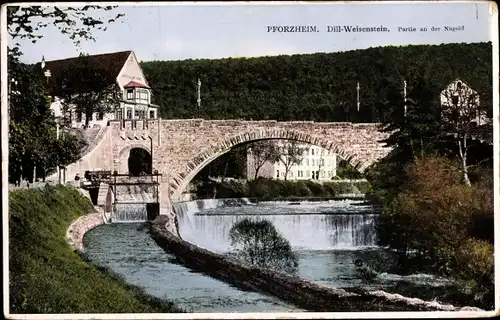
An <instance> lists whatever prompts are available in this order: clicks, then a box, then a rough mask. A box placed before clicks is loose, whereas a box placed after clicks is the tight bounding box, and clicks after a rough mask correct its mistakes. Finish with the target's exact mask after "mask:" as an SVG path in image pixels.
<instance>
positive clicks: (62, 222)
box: [9, 185, 180, 313]
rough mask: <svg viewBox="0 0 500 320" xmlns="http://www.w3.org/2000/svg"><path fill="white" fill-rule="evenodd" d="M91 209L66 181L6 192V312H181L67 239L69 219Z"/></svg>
mask: <svg viewBox="0 0 500 320" xmlns="http://www.w3.org/2000/svg"><path fill="white" fill-rule="evenodd" d="M92 209H93V206H92V203H91V202H90V201H89V200H88V199H87V198H86V197H84V196H83V195H82V194H81V193H80V192H79V191H78V190H77V189H75V188H72V187H68V186H49V185H47V186H46V187H45V188H41V189H20V190H13V191H11V192H10V194H9V278H10V281H9V289H10V292H9V293H10V312H11V313H115V312H121V313H137V312H147V313H149V312H180V310H179V309H176V308H175V307H174V306H173V305H172V304H171V303H170V302H167V301H163V300H160V299H156V298H154V297H152V296H149V295H147V294H145V293H144V292H143V291H142V289H139V288H137V287H134V286H131V285H128V284H126V283H125V282H124V281H123V280H122V279H120V277H118V276H116V275H115V274H113V273H112V272H111V271H109V270H108V271H106V269H104V268H101V267H98V266H95V265H93V264H89V263H88V262H86V261H85V260H84V259H82V258H81V257H80V256H79V255H78V254H77V253H76V252H74V251H73V250H72V248H71V247H70V246H69V245H68V244H67V243H66V239H65V238H66V231H67V228H68V226H69V225H70V224H71V222H72V221H74V220H75V219H76V218H77V217H79V216H81V215H84V214H86V213H87V212H90V211H91V210H92Z"/></svg>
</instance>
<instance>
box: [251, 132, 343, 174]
mask: <svg viewBox="0 0 500 320" xmlns="http://www.w3.org/2000/svg"><path fill="white" fill-rule="evenodd" d="M275 143H276V144H277V146H278V147H283V146H285V144H287V143H289V142H281V141H280V142H275ZM298 147H299V148H303V149H304V151H303V158H302V161H301V162H300V164H298V165H293V166H292V167H291V168H290V170H289V171H288V175H287V180H331V179H332V177H334V176H336V175H337V154H335V153H334V152H332V151H330V150H327V149H324V148H321V147H318V146H313V145H310V144H298ZM254 161H255V160H254V157H253V155H252V151H251V148H249V149H248V151H247V177H248V178H253V177H254V176H255V165H254ZM285 171H286V170H285V165H284V164H283V163H282V162H274V163H273V162H269V161H267V162H266V163H265V164H264V165H263V166H262V168H260V170H259V172H258V177H263V178H269V179H277V180H284V179H285Z"/></svg>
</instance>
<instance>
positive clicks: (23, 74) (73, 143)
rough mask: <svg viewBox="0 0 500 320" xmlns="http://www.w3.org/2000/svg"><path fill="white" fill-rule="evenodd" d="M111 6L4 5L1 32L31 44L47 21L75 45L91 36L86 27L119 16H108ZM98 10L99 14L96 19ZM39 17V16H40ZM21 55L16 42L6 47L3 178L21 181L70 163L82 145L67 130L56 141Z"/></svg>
mask: <svg viewBox="0 0 500 320" xmlns="http://www.w3.org/2000/svg"><path fill="white" fill-rule="evenodd" d="M115 8H116V6H92V5H88V6H83V7H67V6H66V7H56V6H25V7H20V6H8V7H7V10H6V11H7V31H8V33H9V35H10V36H11V37H12V39H29V40H31V41H32V42H33V43H36V42H37V41H38V39H40V38H43V33H42V32H41V31H42V30H44V29H45V28H46V27H47V26H49V25H53V26H55V27H57V28H58V29H59V31H60V32H61V33H62V34H64V35H66V36H68V38H69V39H71V40H72V41H73V42H74V44H75V45H76V46H79V45H80V43H81V40H95V38H94V36H93V34H92V31H96V30H106V28H107V27H106V26H105V24H109V23H113V22H115V21H116V20H117V19H119V18H121V17H122V16H123V14H121V13H118V14H116V15H114V16H111V15H110V14H111V13H112V10H114V9H115ZM99 13H104V15H105V17H99ZM41 18H43V19H41ZM21 56H22V52H21V50H20V45H19V43H13V44H12V47H9V48H8V66H7V67H8V85H9V92H8V95H9V105H8V108H9V120H10V121H9V182H11V183H20V181H21V179H27V180H30V181H32V180H33V176H34V171H35V170H34V169H35V166H36V172H35V175H36V177H41V178H42V179H45V176H46V174H47V173H48V172H50V171H52V170H53V169H54V168H55V167H57V166H61V167H65V166H66V165H68V164H70V163H72V162H75V161H76V160H78V158H79V154H80V152H81V150H82V148H83V147H84V146H85V145H84V142H83V141H82V139H80V138H79V137H78V136H75V135H73V134H70V133H69V132H66V133H62V134H61V139H56V128H55V121H54V116H53V115H52V113H51V112H50V109H49V106H50V98H49V96H48V94H47V91H46V89H45V86H44V84H43V83H42V82H41V81H42V77H41V75H40V74H37V73H35V72H33V69H32V67H30V66H28V65H25V64H23V63H21V62H20V61H19V58H20V57H21Z"/></svg>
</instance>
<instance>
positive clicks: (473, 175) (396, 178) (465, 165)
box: [366, 48, 493, 308]
mask: <svg viewBox="0 0 500 320" xmlns="http://www.w3.org/2000/svg"><path fill="white" fill-rule="evenodd" d="M490 49H491V48H490ZM464 68H466V69H467V68H468V66H465V65H464ZM488 70H491V64H490V66H489V68H486V69H483V71H484V72H487V71H488ZM464 74H465V73H464ZM461 78H462V79H464V76H461ZM484 85H485V87H484V91H483V95H482V100H481V101H482V102H481V108H484V109H486V110H488V111H491V110H492V104H491V100H488V99H489V98H488V97H490V96H491V93H492V87H491V81H490V82H485V84H484ZM473 87H474V86H473ZM388 92H389V94H388V96H387V97H386V101H385V102H384V103H385V104H386V105H387V106H388V107H387V108H388V111H389V112H388V114H389V115H392V116H391V117H390V118H389V119H388V120H387V121H383V130H386V131H388V132H391V135H390V137H389V138H388V139H387V140H386V143H387V144H388V146H390V147H392V148H393V149H392V151H391V152H390V153H389V155H388V156H387V157H386V158H384V159H383V160H382V161H380V162H378V163H377V164H375V165H374V166H373V167H372V168H370V170H368V172H367V173H366V177H367V179H368V180H369V181H370V183H371V185H372V187H373V191H372V193H371V195H370V196H369V197H370V198H371V199H372V200H373V201H374V202H375V203H376V204H378V205H379V207H380V208H381V218H380V219H379V220H378V226H377V231H378V239H379V244H380V245H383V246H389V247H390V248H392V249H394V250H396V252H397V253H398V254H399V256H400V266H401V268H402V269H406V271H422V270H425V271H427V272H432V273H438V274H444V275H447V276H451V277H453V278H455V279H457V280H458V281H464V282H466V283H467V285H466V286H465V285H462V287H463V288H472V289H471V290H470V292H469V293H471V294H472V296H473V300H474V301H475V302H474V303H475V304H477V305H480V306H481V307H483V308H491V306H492V304H491V303H492V290H493V283H492V282H491V281H490V280H491V278H490V276H491V274H492V273H491V272H492V269H491V268H490V267H491V265H490V262H492V257H493V256H492V253H493V251H492V244H493V237H492V235H493V232H492V229H491V228H488V225H489V226H492V225H493V197H492V192H493V183H492V181H493V179H492V174H493V170H492V165H493V162H492V160H493V159H492V158H493V148H492V145H490V144H488V143H483V142H481V141H480V140H476V139H472V138H471V136H470V134H469V133H466V134H464V133H465V132H466V131H468V130H469V128H471V123H470V122H471V121H470V118H467V117H463V118H461V119H459V120H460V122H461V123H460V125H459V126H450V124H453V123H452V120H450V119H447V120H446V119H444V118H443V117H442V112H441V111H442V110H441V106H440V104H439V100H438V99H437V98H438V95H437V92H436V89H435V88H434V87H433V86H432V83H429V79H428V78H423V77H419V78H416V79H414V81H413V85H411V86H409V87H408V101H407V114H406V116H405V117H403V116H402V115H401V114H400V110H402V109H403V108H404V105H403V103H404V102H403V101H401V99H400V95H399V90H398V89H397V88H396V87H395V86H393V87H392V88H389V91H388ZM453 127H462V128H464V130H462V129H460V130H459V131H457V130H456V128H453ZM485 129H486V131H488V130H490V131H491V126H485ZM477 136H479V137H480V135H477ZM464 145H466V146H467V147H466V149H465V148H463V147H464ZM464 150H466V151H467V155H466V156H464V153H463V151H464ZM479 182H481V183H480V184H479ZM469 226H471V227H469ZM479 226H481V227H479ZM469 258H470V259H472V260H473V261H470V262H469V263H466V262H465V261H467V260H468V259H469ZM480 261H481V263H480Z"/></svg>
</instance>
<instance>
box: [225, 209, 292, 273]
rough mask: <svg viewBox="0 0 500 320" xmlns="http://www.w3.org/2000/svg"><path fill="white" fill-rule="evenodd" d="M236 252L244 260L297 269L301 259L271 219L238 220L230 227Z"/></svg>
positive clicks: (284, 269)
mask: <svg viewBox="0 0 500 320" xmlns="http://www.w3.org/2000/svg"><path fill="white" fill-rule="evenodd" d="M229 239H230V241H231V246H233V248H234V251H233V252H232V253H233V254H234V256H236V257H238V258H239V259H241V260H242V261H243V262H245V263H248V264H250V265H253V266H258V267H260V268H265V269H273V270H277V271H281V272H288V273H295V272H297V270H298V267H299V259H298V257H297V255H296V254H295V253H294V252H293V251H292V246H291V245H290V242H289V241H288V240H287V239H285V238H284V237H283V236H282V235H281V234H280V233H279V232H278V230H276V228H275V227H274V225H273V223H272V222H271V221H269V220H265V219H263V220H258V221H252V220H250V219H248V218H246V219H243V220H240V221H238V222H236V223H235V224H234V225H233V226H232V227H231V229H230V230H229Z"/></svg>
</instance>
